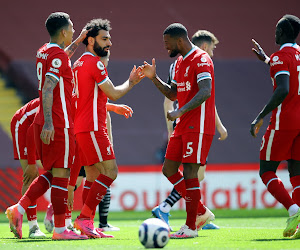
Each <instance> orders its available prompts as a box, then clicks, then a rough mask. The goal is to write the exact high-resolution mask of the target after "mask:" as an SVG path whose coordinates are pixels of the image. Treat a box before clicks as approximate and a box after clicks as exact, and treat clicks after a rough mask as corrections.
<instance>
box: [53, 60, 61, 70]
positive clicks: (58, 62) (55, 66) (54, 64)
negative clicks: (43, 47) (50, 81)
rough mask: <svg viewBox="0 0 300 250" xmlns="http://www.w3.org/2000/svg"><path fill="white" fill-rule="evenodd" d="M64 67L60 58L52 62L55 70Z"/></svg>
mask: <svg viewBox="0 0 300 250" xmlns="http://www.w3.org/2000/svg"><path fill="white" fill-rule="evenodd" d="M61 65H62V62H61V60H60V59H59V58H55V59H53V60H52V66H53V67H54V68H59V67H60V66H61Z"/></svg>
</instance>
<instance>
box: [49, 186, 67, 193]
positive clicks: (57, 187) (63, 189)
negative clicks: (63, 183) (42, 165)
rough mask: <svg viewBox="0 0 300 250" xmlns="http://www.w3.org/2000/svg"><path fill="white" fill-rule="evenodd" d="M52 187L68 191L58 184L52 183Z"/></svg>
mask: <svg viewBox="0 0 300 250" xmlns="http://www.w3.org/2000/svg"><path fill="white" fill-rule="evenodd" d="M52 188H57V189H60V190H63V191H67V192H68V189H67V188H63V187H60V186H56V185H52Z"/></svg>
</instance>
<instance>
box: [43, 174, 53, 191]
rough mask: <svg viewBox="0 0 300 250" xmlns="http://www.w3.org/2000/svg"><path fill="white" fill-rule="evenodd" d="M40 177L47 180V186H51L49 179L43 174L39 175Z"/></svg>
mask: <svg viewBox="0 0 300 250" xmlns="http://www.w3.org/2000/svg"><path fill="white" fill-rule="evenodd" d="M41 176H42V177H44V178H45V179H46V181H47V182H48V184H49V188H50V187H51V182H50V181H49V179H48V178H47V177H46V176H45V175H43V174H42V175H41Z"/></svg>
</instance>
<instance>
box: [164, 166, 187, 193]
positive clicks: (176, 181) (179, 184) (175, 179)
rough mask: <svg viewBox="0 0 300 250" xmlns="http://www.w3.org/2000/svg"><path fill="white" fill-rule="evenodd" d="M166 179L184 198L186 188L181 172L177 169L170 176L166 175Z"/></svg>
mask: <svg viewBox="0 0 300 250" xmlns="http://www.w3.org/2000/svg"><path fill="white" fill-rule="evenodd" d="M168 180H169V181H170V182H171V183H172V184H173V185H174V188H175V189H176V191H177V192H178V193H179V194H180V195H181V197H182V198H184V199H185V195H186V188H185V182H184V178H183V174H182V173H181V172H180V171H178V172H177V173H176V174H173V175H172V176H170V177H168Z"/></svg>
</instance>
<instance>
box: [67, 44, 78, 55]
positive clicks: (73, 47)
mask: <svg viewBox="0 0 300 250" xmlns="http://www.w3.org/2000/svg"><path fill="white" fill-rule="evenodd" d="M78 46H79V43H78V42H77V41H74V42H72V43H71V44H70V45H69V46H68V47H67V48H66V49H65V52H66V54H67V55H68V57H69V58H71V57H72V56H73V54H74V52H75V51H76V49H77V48H78Z"/></svg>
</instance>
